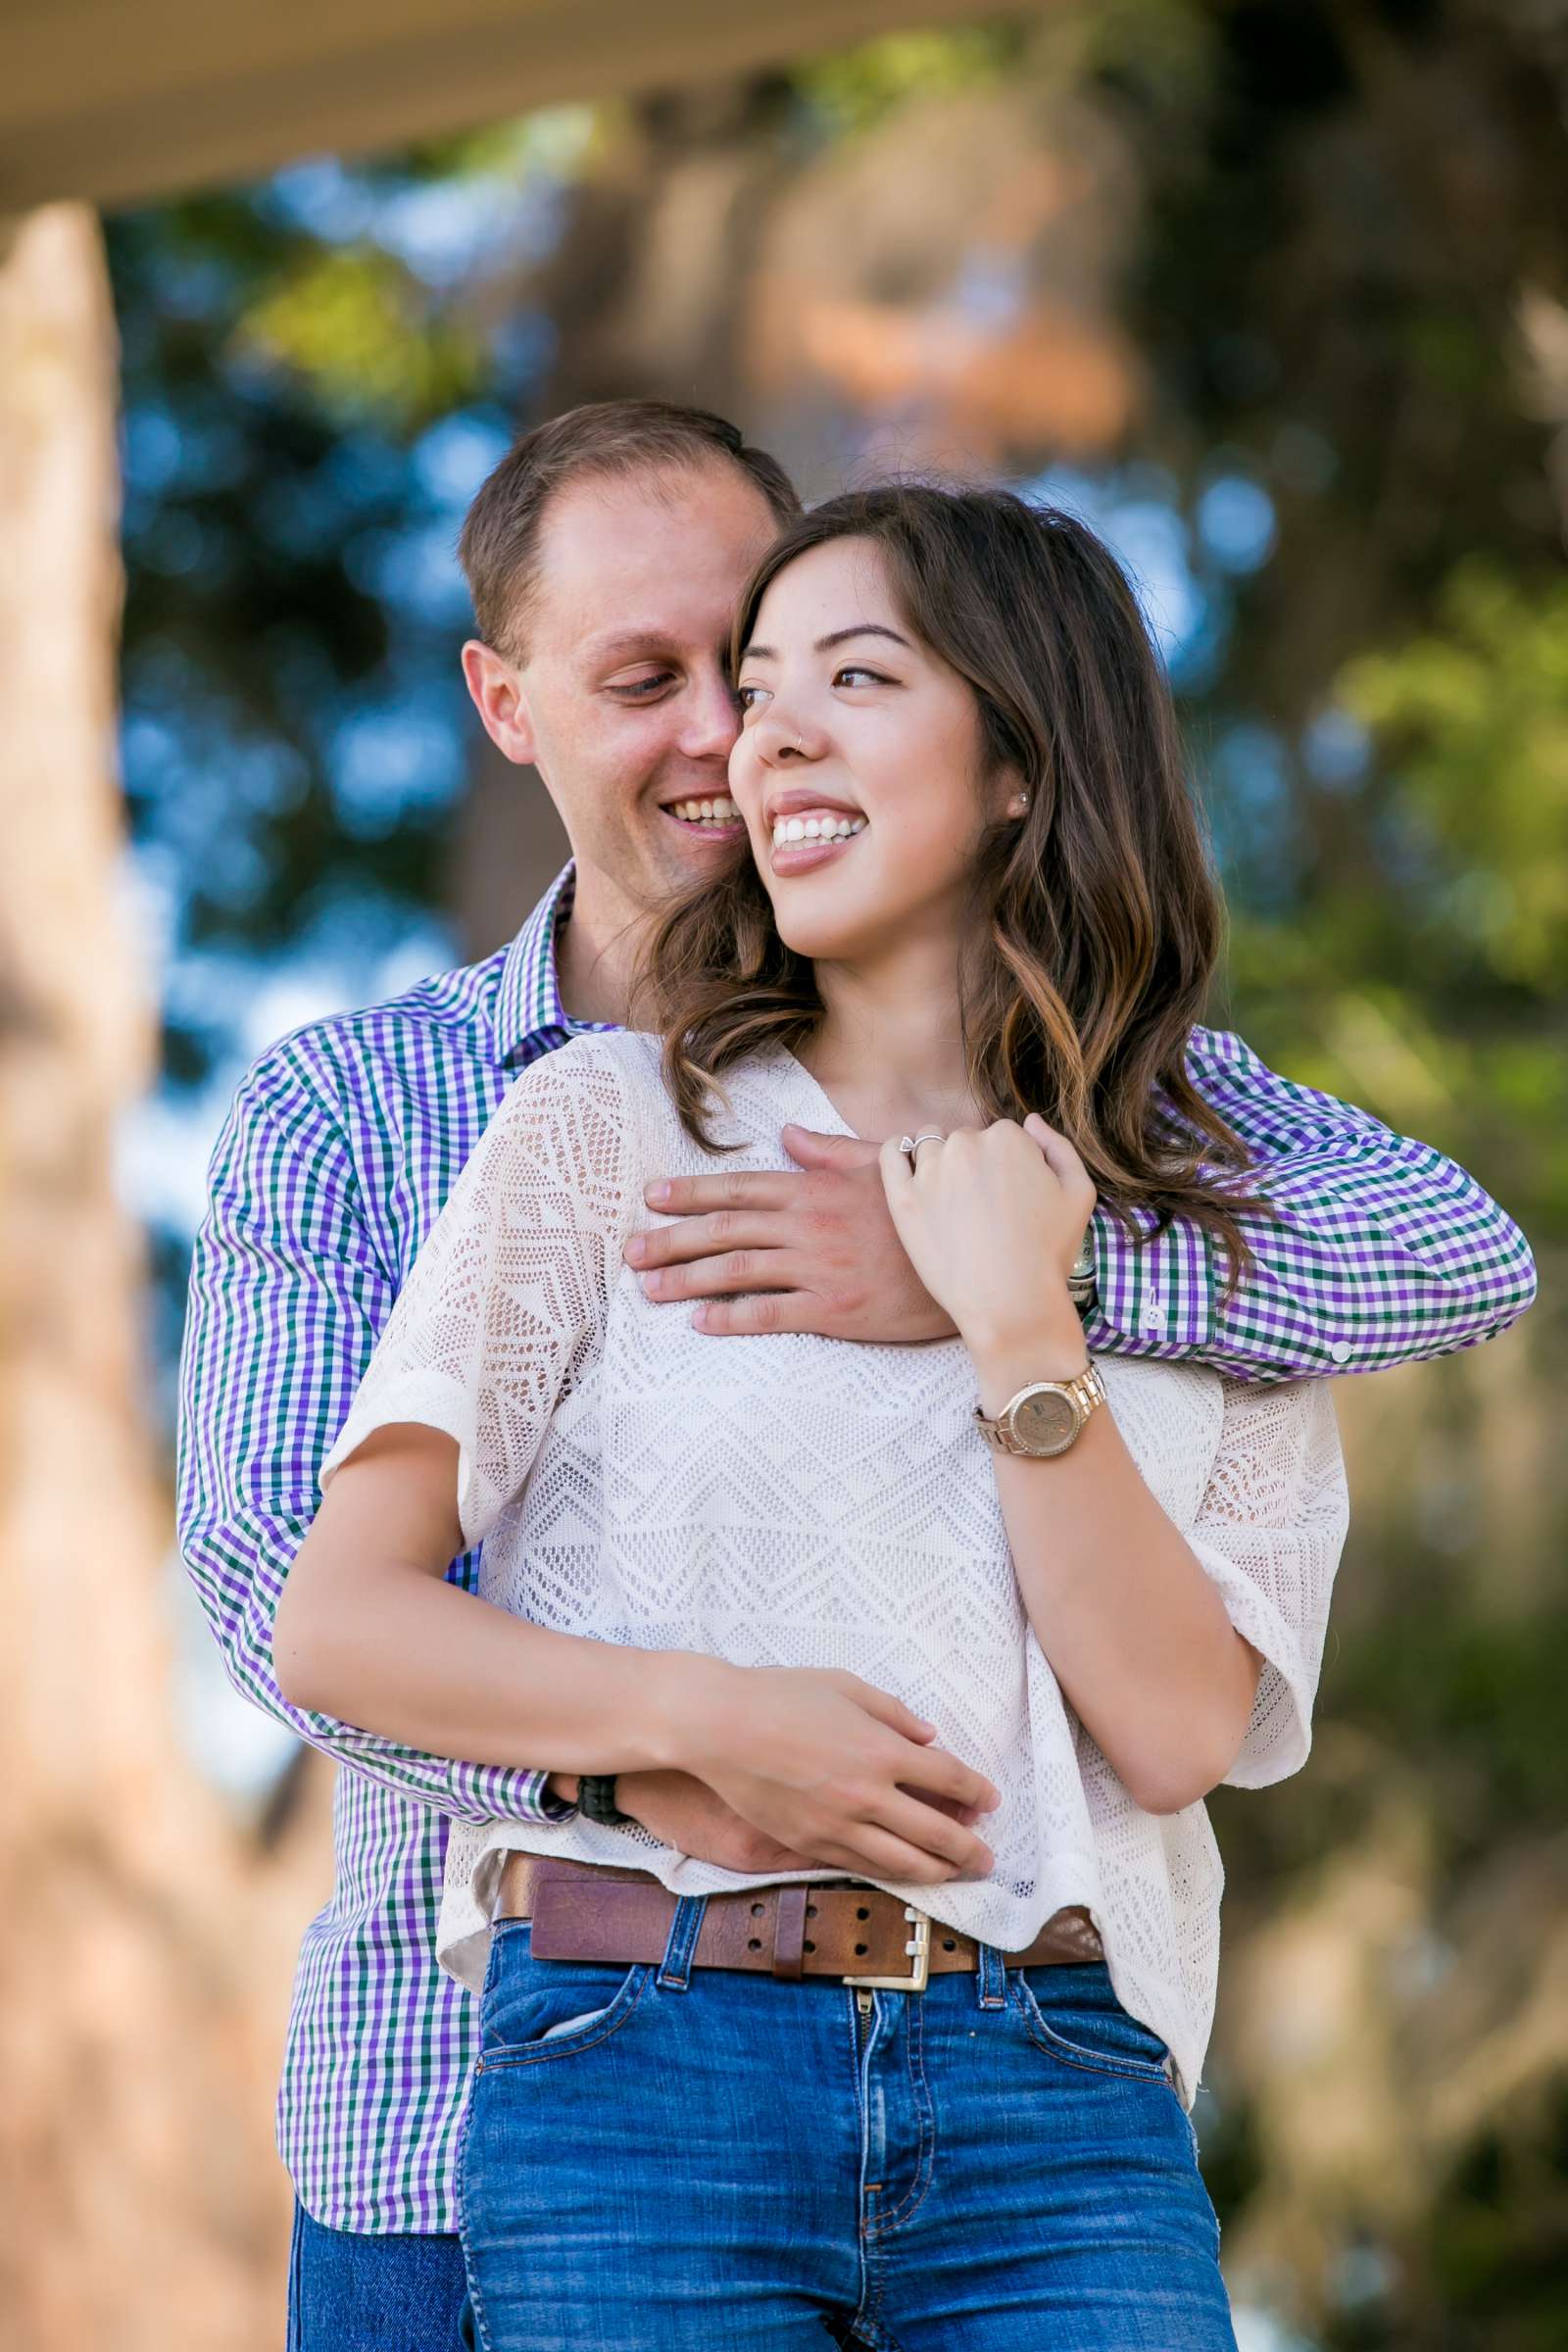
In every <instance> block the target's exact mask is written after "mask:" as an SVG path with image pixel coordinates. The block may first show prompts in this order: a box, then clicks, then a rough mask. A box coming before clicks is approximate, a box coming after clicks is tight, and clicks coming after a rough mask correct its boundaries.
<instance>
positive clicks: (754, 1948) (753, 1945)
mask: <svg viewBox="0 0 1568 2352" xmlns="http://www.w3.org/2000/svg"><path fill="white" fill-rule="evenodd" d="M761 1948H762V1938H761V1937H760V1936H750V1937H749V1938H748V1940H747V1945H746V1949H747V1950H748V1951H749V1952H760V1950H761Z"/></svg>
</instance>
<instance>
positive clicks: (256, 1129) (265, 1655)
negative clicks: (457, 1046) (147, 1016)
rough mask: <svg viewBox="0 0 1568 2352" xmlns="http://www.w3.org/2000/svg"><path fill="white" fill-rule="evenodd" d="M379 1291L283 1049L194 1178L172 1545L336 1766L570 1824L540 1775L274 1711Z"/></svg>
mask: <svg viewBox="0 0 1568 2352" xmlns="http://www.w3.org/2000/svg"><path fill="white" fill-rule="evenodd" d="M395 1288H396V1285H395V1282H394V1281H393V1279H392V1278H391V1277H390V1276H389V1274H388V1271H387V1269H386V1268H385V1266H384V1265H382V1263H381V1262H380V1260H379V1258H378V1257H377V1254H376V1251H375V1249H374V1247H373V1244H372V1242H371V1240H370V1236H369V1234H368V1229H367V1227H366V1223H365V1219H364V1215H363V1211H362V1206H361V1202H360V1198H359V1191H358V1186H357V1183H356V1180H355V1176H354V1171H353V1165H352V1161H351V1158H350V1154H349V1152H348V1148H347V1144H346V1142H345V1139H344V1136H343V1131H342V1127H341V1123H340V1121H339V1119H338V1118H337V1116H336V1114H335V1112H334V1110H333V1108H332V1106H331V1104H330V1103H329V1101H328V1100H327V1098H326V1096H325V1094H324V1093H323V1092H322V1091H321V1090H320V1088H319V1086H318V1084H317V1083H316V1082H315V1080H314V1076H313V1074H312V1073H311V1072H310V1071H309V1070H308V1068H307V1066H306V1064H305V1062H304V1058H303V1055H302V1054H301V1052H300V1049H299V1048H298V1046H294V1047H284V1048H281V1049H279V1050H278V1051H277V1052H276V1053H274V1054H270V1055H269V1056H268V1057H267V1058H266V1059H265V1060H264V1061H263V1062H261V1063H260V1064H259V1065H258V1066H257V1068H256V1069H255V1070H253V1071H252V1072H251V1074H250V1076H249V1077H248V1078H247V1079H246V1081H245V1083H244V1085H243V1086H242V1087H241V1089H240V1092H239V1095H238V1097H237V1099H236V1101H235V1103H234V1107H233V1109H232V1111H231V1112H230V1114H229V1117H228V1120H227V1123H226V1124H225V1126H224V1128H223V1132H222V1134H221V1137H220V1138H219V1142H218V1147H217V1151H216V1152H215V1153H214V1157H213V1164H212V1169H211V1194H210V1201H209V1208H208V1215H207V1219H206V1222H205V1223H204V1225H203V1226H202V1229H201V1232H200V1234H199V1236H198V1238H197V1243H196V1252H195V1258H194V1262H193V1264H192V1268H191V1282H190V1302H189V1310H188V1314H187V1318H186V1324H185V1342H184V1349H183V1355H182V1359H181V1366H180V1409H179V1504H178V1510H179V1536H180V1547H181V1550H182V1552H183V1555H184V1559H185V1565H186V1567H187V1569H188V1570H189V1572H190V1576H191V1580H192V1582H193V1583H194V1585H195V1587H196V1592H197V1594H198V1596H199V1598H200V1600H201V1603H202V1607H203V1609H204V1610H205V1611H206V1614H207V1619H208V1622H209V1624H210V1625H211V1626H212V1629H213V1632H214V1634H215V1636H216V1637H217V1640H218V1643H219V1647H220V1648H221V1651H222V1653H223V1662H224V1664H225V1666H226V1667H227V1670H228V1676H229V1680H230V1682H231V1683H232V1684H233V1685H234V1688H235V1689H236V1690H237V1691H240V1693H241V1694H242V1695H243V1696H244V1697H246V1698H248V1699H250V1700H251V1701H252V1702H253V1703H254V1704H255V1705H257V1706H260V1707H262V1708H264V1709H265V1710H266V1711H267V1713H268V1714H270V1715H272V1716H274V1717H275V1718H276V1719H277V1721H278V1722H279V1723H282V1724H285V1725H286V1726H287V1728H288V1729H289V1730H290V1731H291V1732H294V1733H296V1734H297V1735H298V1737H299V1738H300V1739H302V1740H309V1741H310V1742H311V1743H312V1745H313V1746H316V1747H319V1748H321V1749H322V1750H323V1751H324V1752H325V1753H326V1754H327V1755H329V1756H332V1757H333V1758H334V1759H335V1760H336V1761H337V1762H339V1763H342V1764H348V1765H351V1766H352V1767H353V1768H354V1769H355V1770H356V1771H358V1772H363V1773H366V1774H367V1775H368V1777H369V1778H370V1779H372V1780H375V1781H378V1782H380V1783H381V1784H382V1785H383V1786H385V1787H387V1788H389V1789H395V1790H396V1791H397V1792H398V1793H399V1794H400V1795H402V1796H406V1797H409V1798H411V1799H413V1800H414V1801H415V1802H417V1803H421V1804H426V1805H431V1806H433V1807H435V1808H436V1809H437V1810H439V1811H440V1812H443V1813H446V1814H449V1815H452V1816H453V1817H455V1818H457V1819H460V1820H464V1821H485V1820H491V1819H494V1818H496V1817H498V1816H500V1817H504V1818H508V1819H513V1820H521V1821H549V1820H560V1819H563V1818H564V1816H565V1814H566V1813H568V1812H569V1811H570V1809H571V1808H570V1807H569V1806H563V1805H562V1804H561V1803H560V1802H559V1800H557V1799H556V1798H554V1797H552V1796H550V1795H549V1794H548V1793H547V1791H546V1789H545V1786H544V1783H545V1776H544V1774H543V1773H541V1772H527V1771H517V1770H513V1769H509V1768H506V1767H502V1766H496V1765H484V1764H469V1763H457V1762H452V1761H450V1760H449V1759H447V1758H444V1757H440V1756H432V1755H425V1754H423V1753H421V1752H420V1751H419V1750H418V1749H417V1748H412V1747H404V1746H400V1745H399V1744H398V1743H397V1742H396V1741H394V1740H383V1739H379V1738H377V1737H376V1736H375V1735H373V1734H372V1733H369V1732H364V1731H358V1730H356V1729H355V1728H354V1727H353V1726H352V1725H349V1724H344V1723H339V1722H337V1721H335V1720H334V1719H333V1718H332V1717H331V1716H328V1715H321V1714H316V1713H312V1712H307V1711H306V1710H304V1709H302V1708H299V1707H294V1706H291V1705H290V1704H289V1703H288V1701H287V1700H286V1699H285V1698H284V1697H283V1695H282V1693H281V1692H280V1691H279V1690H278V1687H277V1679H276V1676H275V1673H274V1670H273V1663H272V1626H273V1619H274V1616H275V1613H276V1609H277V1602H278V1596H279V1594H280V1593H281V1592H282V1590H283V1580H284V1578H285V1577H286V1576H287V1574H288V1572H289V1568H290V1566H291V1565H292V1563H293V1560H294V1556H295V1554H296V1552H297V1551H298V1549H299V1547H300V1545H301V1544H302V1543H303V1542H304V1539H305V1536H306V1533H307V1531H308V1530H309V1528H310V1525H311V1522H312V1520H313V1519H314V1518H315V1516H316V1511H317V1506H318V1494H317V1472H318V1469H319V1465H320V1463H321V1461H322V1459H323V1457H324V1456H325V1453H326V1450H327V1447H328V1446H329V1445H330V1443H331V1441H332V1438H333V1436H334V1435H335V1434H336V1431H337V1429H338V1427H339V1425H340V1423H341V1422H342V1421H343V1419H344V1416H345V1415H346V1413H347V1411H348V1407H349V1403H350V1400H351V1399H352V1397H353V1395H354V1392H355V1389H356V1388H357V1387H358V1385H359V1382H360V1379H361V1377H362V1375H363V1373H364V1371H365V1368H366V1365H367V1364H368V1361H369V1358H370V1354H371V1350H372V1348H373V1347H374V1344H375V1338H376V1334H377V1333H378V1331H379V1330H380V1328H381V1325H382V1324H383V1323H384V1322H385V1320H386V1317H387V1315H388V1313H389V1312H390V1309H391V1304H392V1299H393V1295H394V1291H395Z"/></svg>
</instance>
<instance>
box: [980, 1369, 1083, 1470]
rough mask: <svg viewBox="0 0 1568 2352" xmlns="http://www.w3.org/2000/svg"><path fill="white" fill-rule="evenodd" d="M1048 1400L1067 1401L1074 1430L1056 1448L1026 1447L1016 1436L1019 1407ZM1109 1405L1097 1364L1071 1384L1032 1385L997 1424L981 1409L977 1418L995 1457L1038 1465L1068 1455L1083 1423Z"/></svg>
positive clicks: (1008, 1403)
mask: <svg viewBox="0 0 1568 2352" xmlns="http://www.w3.org/2000/svg"><path fill="white" fill-rule="evenodd" d="M1045 1397H1052V1398H1060V1397H1064V1398H1065V1399H1066V1400H1067V1403H1068V1406H1069V1408H1070V1410H1071V1413H1072V1416H1073V1419H1072V1426H1071V1427H1070V1428H1069V1429H1067V1430H1066V1431H1065V1432H1064V1433H1063V1434H1062V1436H1061V1438H1060V1440H1059V1442H1058V1443H1056V1444H1054V1445H1028V1444H1025V1443H1023V1442H1022V1441H1021V1440H1020V1438H1019V1436H1018V1434H1017V1429H1016V1423H1015V1419H1014V1416H1015V1415H1016V1414H1017V1412H1018V1410H1019V1408H1020V1406H1024V1407H1027V1406H1029V1405H1030V1404H1031V1402H1032V1401H1033V1400H1034V1399H1036V1398H1045ZM1107 1401H1108V1400H1107V1398H1106V1396H1105V1384H1104V1382H1103V1380H1102V1379H1101V1377H1100V1368H1099V1366H1098V1365H1097V1364H1094V1363H1089V1364H1086V1365H1085V1366H1084V1368H1083V1370H1082V1371H1081V1372H1077V1373H1074V1375H1073V1377H1072V1379H1071V1380H1036V1381H1031V1382H1030V1383H1029V1385H1028V1387H1027V1388H1022V1389H1020V1390H1019V1391H1018V1393H1017V1395H1016V1396H1015V1397H1008V1399H1007V1401H1006V1403H1005V1405H1004V1406H1003V1408H1002V1410H1001V1412H1000V1413H998V1415H997V1417H996V1419H995V1420H994V1421H991V1420H988V1419H987V1418H986V1416H985V1414H984V1413H983V1412H982V1411H981V1410H980V1407H979V1406H978V1405H976V1406H975V1408H974V1417H975V1423H976V1426H977V1427H978V1429H979V1431H980V1435H981V1436H982V1437H983V1438H984V1439H985V1442H986V1444H987V1445H988V1446H990V1447H991V1449H992V1451H993V1452H994V1453H1013V1454H1020V1455H1023V1456H1025V1457H1026V1458H1028V1459H1030V1460H1035V1461H1040V1460H1049V1459H1050V1457H1051V1456H1052V1455H1053V1454H1056V1453H1065V1452H1066V1450H1067V1448H1068V1446H1072V1445H1074V1444H1076V1442H1077V1440H1078V1438H1079V1436H1080V1434H1081V1432H1082V1430H1083V1426H1084V1423H1085V1422H1086V1421H1087V1420H1088V1418H1089V1416H1090V1414H1091V1413H1092V1412H1093V1411H1094V1410H1095V1407H1096V1406H1097V1405H1101V1404H1104V1403H1106V1402H1107Z"/></svg>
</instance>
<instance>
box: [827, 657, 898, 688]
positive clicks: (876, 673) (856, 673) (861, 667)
mask: <svg viewBox="0 0 1568 2352" xmlns="http://www.w3.org/2000/svg"><path fill="white" fill-rule="evenodd" d="M852 678H865V679H867V680H868V681H869V683H870V684H871V685H873V686H891V685H892V683H893V680H892V679H891V678H889V677H884V675H883V673H882V671H881V670H879V669H867V668H866V667H865V664H864V663H863V662H846V663H845V666H844V667H843V668H842V669H841V670H839V671H837V672H836V673H835V675H834V679H833V683H834V685H835V686H842V685H844V684H845V683H846V681H847V680H849V679H852Z"/></svg>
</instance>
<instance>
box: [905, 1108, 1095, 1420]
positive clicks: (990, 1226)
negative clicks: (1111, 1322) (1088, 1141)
mask: <svg viewBox="0 0 1568 2352" xmlns="http://www.w3.org/2000/svg"><path fill="white" fill-rule="evenodd" d="M914 1162H915V1164H914V1166H913V1167H911V1166H910V1165H909V1159H908V1154H907V1152H901V1151H900V1149H899V1145H898V1140H897V1138H896V1137H890V1138H889V1140H888V1142H887V1143H885V1144H884V1145H883V1147H882V1183H883V1187H884V1189H885V1191H886V1194H887V1201H888V1208H889V1210H890V1212H891V1214H892V1217H893V1222H894V1224H895V1226H896V1227H897V1229H898V1235H899V1239H900V1241H901V1242H902V1243H903V1244H904V1247H905V1250H906V1251H907V1254H908V1257H909V1262H910V1263H911V1265H912V1266H913V1267H914V1270H915V1272H916V1273H917V1274H918V1275H919V1277H920V1280H921V1281H922V1282H923V1283H924V1285H925V1287H926V1289H927V1290H928V1291H929V1292H930V1294H931V1296H932V1298H933V1299H936V1301H937V1303H938V1305H940V1306H944V1307H946V1309H947V1311H948V1313H949V1314H950V1315H951V1316H952V1318H953V1320H954V1322H955V1324H956V1326H957V1329H958V1332H959V1334H960V1336H961V1337H962V1339H963V1340H964V1342H965V1344H966V1345H967V1347H968V1348H969V1349H970V1352H971V1353H972V1354H976V1355H980V1354H987V1355H997V1354H1007V1353H1009V1352H1011V1351H1012V1350H1013V1349H1015V1348H1018V1347H1020V1346H1021V1347H1022V1348H1025V1349H1026V1350H1027V1349H1029V1348H1035V1349H1039V1348H1051V1347H1054V1346H1056V1345H1057V1344H1059V1345H1060V1346H1061V1347H1062V1348H1065V1349H1066V1350H1067V1352H1068V1353H1069V1354H1071V1355H1075V1356H1076V1358H1077V1361H1076V1362H1074V1363H1072V1364H1070V1365H1067V1366H1066V1367H1064V1368H1065V1369H1067V1370H1069V1371H1077V1370H1081V1369H1082V1358H1083V1332H1082V1328H1081V1326H1080V1324H1079V1321H1078V1315H1077V1311H1076V1309H1075V1308H1074V1306H1073V1303H1072V1299H1071V1297H1070V1295H1069V1293H1068V1290H1067V1276H1068V1274H1069V1272H1070V1271H1071V1268H1072V1262H1073V1259H1074V1258H1075V1257H1076V1255H1077V1253H1078V1249H1079V1245H1080V1244H1081V1242H1082V1241H1083V1237H1084V1232H1085V1229H1086V1227H1087V1226H1088V1223H1089V1219H1090V1217H1091V1216H1092V1215H1093V1213H1094V1207H1095V1188H1094V1185H1093V1184H1092V1182H1091V1181H1090V1178H1089V1175H1088V1172H1087V1170H1086V1169H1085V1167H1084V1163H1083V1161H1082V1160H1081V1159H1080V1158H1079V1156H1078V1154H1077V1152H1075V1151H1074V1150H1073V1148H1072V1146H1071V1144H1069V1143H1068V1141H1067V1139H1066V1137H1065V1136H1064V1135H1058V1134H1057V1133H1056V1131H1055V1129H1054V1127H1048V1126H1047V1125H1046V1122H1045V1120H1044V1119H1043V1118H1041V1117H1039V1115H1038V1114H1037V1113H1035V1112H1031V1113H1030V1115H1029V1117H1028V1118H1027V1119H1025V1121H1024V1123H1023V1125H1022V1126H1021V1127H1020V1126H1019V1125H1018V1124H1017V1123H1016V1121H1015V1120H1012V1119H999V1120H998V1121H997V1122H996V1124H995V1125H994V1126H991V1127H986V1128H977V1127H958V1128H956V1129H955V1130H954V1132H953V1133H952V1134H951V1135H948V1136H944V1137H943V1138H942V1139H941V1141H940V1142H931V1143H924V1144H922V1145H921V1146H920V1148H919V1150H918V1151H917V1152H916V1153H915V1155H914ZM1035 1377H1036V1378H1037V1379H1042V1380H1044V1379H1049V1378H1052V1377H1054V1374H1053V1371H1052V1369H1051V1367H1050V1366H1049V1365H1048V1364H1047V1363H1046V1362H1045V1360H1044V1358H1043V1357H1042V1361H1041V1366H1040V1369H1039V1371H1038V1372H1037V1373H1036V1374H1035Z"/></svg>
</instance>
